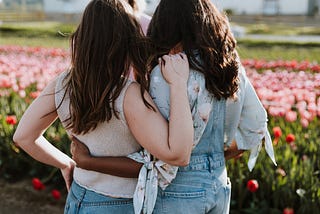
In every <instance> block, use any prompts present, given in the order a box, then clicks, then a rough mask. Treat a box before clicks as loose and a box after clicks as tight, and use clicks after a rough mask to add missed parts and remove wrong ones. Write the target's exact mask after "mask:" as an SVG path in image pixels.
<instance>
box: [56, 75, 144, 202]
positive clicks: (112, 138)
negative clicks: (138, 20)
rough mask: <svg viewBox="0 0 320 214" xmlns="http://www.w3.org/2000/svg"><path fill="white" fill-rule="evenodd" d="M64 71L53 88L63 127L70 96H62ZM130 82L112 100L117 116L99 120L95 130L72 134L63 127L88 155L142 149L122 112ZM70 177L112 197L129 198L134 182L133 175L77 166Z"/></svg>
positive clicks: (123, 153)
mask: <svg viewBox="0 0 320 214" xmlns="http://www.w3.org/2000/svg"><path fill="white" fill-rule="evenodd" d="M66 74H67V72H64V73H62V74H60V75H59V77H58V79H57V83H56V89H55V92H56V94H55V103H56V107H57V108H58V106H59V105H60V106H59V108H58V109H57V112H58V117H59V119H60V120H61V121H62V124H63V126H64V127H66V124H65V123H63V121H65V120H66V119H67V118H69V116H70V111H69V105H70V100H69V99H70V98H69V97H68V93H67V94H66V96H65V98H64V99H63V95H64V94H65V88H64V79H65V77H66ZM130 83H132V81H131V80H128V82H127V84H126V85H125V87H124V88H123V90H122V92H121V94H120V96H119V97H118V98H117V100H116V103H115V108H116V110H117V112H119V118H120V119H117V118H116V117H115V116H113V117H112V119H111V120H110V121H109V122H103V123H100V124H99V125H98V126H97V128H96V129H94V130H93V131H90V132H89V133H86V134H84V135H75V134H74V133H72V132H71V130H67V129H66V130H67V133H68V134H69V135H70V136H71V135H74V136H75V137H77V138H78V139H79V140H80V141H82V142H84V143H85V144H86V146H87V147H88V148H89V150H90V153H91V155H93V156H127V155H128V154H131V153H134V152H137V151H139V150H141V146H140V145H139V144H138V143H137V142H136V140H135V138H134V137H133V135H132V134H131V132H130V130H129V128H128V125H127V122H126V120H125V117H124V112H123V99H124V95H125V92H126V90H127V88H128V86H129V85H130ZM62 99H63V101H62ZM61 101H62V103H61ZM73 177H74V180H75V181H76V182H77V183H78V184H79V185H81V186H83V187H85V188H87V189H89V190H92V191H95V192H97V193H100V194H103V195H107V196H111V197H123V198H132V197H133V193H134V191H135V187H136V184H137V179H135V178H122V177H117V176H111V175H108V174H103V173H99V172H95V171H89V170H84V169H81V168H77V167H76V168H75V170H74V175H73Z"/></svg>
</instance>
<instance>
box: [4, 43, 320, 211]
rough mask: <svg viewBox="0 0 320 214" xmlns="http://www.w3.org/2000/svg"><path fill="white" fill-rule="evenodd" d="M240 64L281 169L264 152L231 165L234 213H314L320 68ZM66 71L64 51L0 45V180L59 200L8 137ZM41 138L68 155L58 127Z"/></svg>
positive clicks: (49, 172)
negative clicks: (25, 183) (25, 181)
mask: <svg viewBox="0 0 320 214" xmlns="http://www.w3.org/2000/svg"><path fill="white" fill-rule="evenodd" d="M242 63H243V65H244V66H245V67H246V71H247V75H248V76H249V78H250V80H251V82H252V84H253V85H254V87H255V89H256V91H257V94H258V95H259V97H260V99H261V101H262V103H263V104H264V106H265V108H266V109H267V111H268V114H269V130H270V133H271V135H272V137H273V142H274V150H275V153H276V160H277V163H278V166H274V165H273V164H272V162H271V160H269V159H268V158H267V156H266V154H265V152H264V151H263V150H262V151H261V154H260V156H259V158H258V161H257V165H256V166H255V168H254V170H253V171H252V172H249V170H248V168H247V165H246V160H247V158H248V157H247V154H244V155H243V156H242V157H241V158H237V159H234V160H231V161H229V162H228V171H229V176H230V178H231V182H232V204H231V213H308V214H309V213H319V210H320V181H319V178H320V159H319V157H320V148H319V147H320V140H319V139H320V64H318V63H317V62H309V61H301V62H298V61H294V60H292V61H283V60H277V61H264V60H254V59H244V60H242ZM68 67H69V54H68V52H67V51H66V50H65V49H60V48H41V47H20V46H0V107H1V108H0V177H2V178H5V179H8V180H18V179H21V178H30V180H32V185H33V186H34V188H35V189H36V190H39V191H41V190H42V189H43V188H44V185H45V184H46V183H54V184H55V185H56V186H57V189H58V190H56V189H54V190H52V196H53V197H54V198H56V199H59V198H60V197H61V196H60V193H59V189H62V188H63V182H62V178H61V176H60V174H59V171H58V170H56V169H52V168H51V167H47V166H44V165H43V164H39V163H37V162H36V161H34V160H32V159H31V158H30V157H29V156H27V155H26V154H25V153H24V152H23V151H21V150H19V148H17V147H15V146H14V145H13V144H12V135H13V132H14V130H15V128H16V125H17V121H18V120H19V118H20V117H21V115H22V113H23V112H24V110H25V109H26V108H27V106H28V105H29V104H30V103H31V102H32V100H33V99H34V98H36V97H37V96H38V95H39V92H40V91H41V90H42V89H43V88H44V87H45V86H46V84H47V83H48V82H49V81H50V80H51V79H53V78H54V77H55V76H56V75H57V74H59V73H60V72H62V71H64V70H65V69H67V68H68ZM45 135H46V136H47V137H48V138H49V140H50V141H51V142H52V143H54V144H55V145H56V146H57V147H58V148H60V149H61V150H63V151H66V152H68V142H69V140H68V138H67V136H66V134H65V132H64V131H63V129H62V127H61V125H60V123H59V122H56V123H54V124H53V125H52V126H51V127H50V128H49V129H48V131H47V132H46V133H45ZM30 185H31V182H30Z"/></svg>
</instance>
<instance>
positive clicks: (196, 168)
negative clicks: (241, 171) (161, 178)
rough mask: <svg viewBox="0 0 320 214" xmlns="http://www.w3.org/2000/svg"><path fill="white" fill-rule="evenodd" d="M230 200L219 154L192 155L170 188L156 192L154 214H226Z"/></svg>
mask: <svg viewBox="0 0 320 214" xmlns="http://www.w3.org/2000/svg"><path fill="white" fill-rule="evenodd" d="M230 199H231V183H230V182H229V180H228V178H227V172H226V168H225V163H224V155H223V153H215V154H211V155H199V156H198V155H196V156H191V160H190V164H189V165H188V166H187V167H180V168H179V171H178V174H177V177H176V178H175V179H174V180H173V182H172V184H170V185H169V186H168V187H167V188H166V189H165V190H162V189H161V188H159V190H158V196H157V202H156V206H155V210H154V214H180V213H181V214H205V213H210V214H213V213H214V214H226V213H229V206H230Z"/></svg>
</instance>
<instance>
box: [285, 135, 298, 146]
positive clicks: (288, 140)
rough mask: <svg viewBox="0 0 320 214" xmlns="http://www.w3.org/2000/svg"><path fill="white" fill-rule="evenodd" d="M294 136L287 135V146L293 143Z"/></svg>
mask: <svg viewBox="0 0 320 214" xmlns="http://www.w3.org/2000/svg"><path fill="white" fill-rule="evenodd" d="M295 139H296V138H295V136H294V135H293V134H288V135H287V137H286V142H287V143H288V144H290V143H292V142H293V141H295Z"/></svg>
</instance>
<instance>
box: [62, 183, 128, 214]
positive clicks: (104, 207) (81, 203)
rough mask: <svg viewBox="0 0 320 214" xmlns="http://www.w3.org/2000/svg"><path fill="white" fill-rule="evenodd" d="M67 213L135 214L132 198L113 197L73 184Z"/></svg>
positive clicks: (65, 211) (66, 206) (66, 208)
mask: <svg viewBox="0 0 320 214" xmlns="http://www.w3.org/2000/svg"><path fill="white" fill-rule="evenodd" d="M64 213H65V214H77V213H81V214H102V213H103V214H115V213H116V214H134V209H133V200H132V198H112V197H108V196H105V195H102V194H99V193H96V192H93V191H91V190H87V189H86V188H84V187H81V186H80V185H78V184H77V183H76V182H73V183H72V185H71V189H70V192H69V194H68V197H67V202H66V205H65V209H64Z"/></svg>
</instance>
